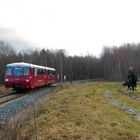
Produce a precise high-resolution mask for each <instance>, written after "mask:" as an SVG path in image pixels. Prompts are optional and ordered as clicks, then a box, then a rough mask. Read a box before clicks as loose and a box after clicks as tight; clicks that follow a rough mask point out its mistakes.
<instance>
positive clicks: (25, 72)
mask: <svg viewBox="0 0 140 140" xmlns="http://www.w3.org/2000/svg"><path fill="white" fill-rule="evenodd" d="M23 75H25V76H27V75H29V68H26V67H25V68H24V74H23Z"/></svg>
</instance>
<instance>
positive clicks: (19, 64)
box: [6, 62, 55, 71]
mask: <svg viewBox="0 0 140 140" xmlns="http://www.w3.org/2000/svg"><path fill="white" fill-rule="evenodd" d="M6 66H7V67H16V66H20V67H31V68H38V69H46V70H52V71H55V69H54V68H50V67H45V66H39V65H34V64H30V63H24V62H18V63H11V64H7V65H6Z"/></svg>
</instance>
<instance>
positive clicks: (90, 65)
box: [0, 41, 140, 84]
mask: <svg viewBox="0 0 140 140" xmlns="http://www.w3.org/2000/svg"><path fill="white" fill-rule="evenodd" d="M14 62H27V63H32V64H37V65H42V66H48V67H52V68H55V69H56V71H57V73H58V74H60V73H61V68H63V75H66V77H67V80H82V79H104V80H111V81H118V80H119V81H120V80H125V79H126V77H127V72H128V68H129V67H130V66H131V67H134V69H135V72H136V74H137V75H138V76H139V74H140V44H134V43H133V44H129V43H127V44H123V45H121V46H119V47H117V46H113V47H109V46H105V47H104V49H103V52H102V54H101V56H100V58H97V57H95V56H92V55H86V56H68V55H67V53H66V51H59V50H49V49H42V50H32V49H30V50H24V51H20V52H16V50H15V49H14V48H13V47H12V46H11V45H9V44H8V43H6V42H4V41H0V84H2V83H3V82H4V75H5V66H6V64H8V63H14ZM61 66H62V67H61Z"/></svg>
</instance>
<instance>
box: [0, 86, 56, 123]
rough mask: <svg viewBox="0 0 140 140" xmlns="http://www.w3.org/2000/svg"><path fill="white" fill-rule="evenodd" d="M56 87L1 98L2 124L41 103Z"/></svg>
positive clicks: (0, 115) (0, 113) (0, 120)
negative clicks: (31, 106)
mask: <svg viewBox="0 0 140 140" xmlns="http://www.w3.org/2000/svg"><path fill="white" fill-rule="evenodd" d="M55 87H56V86H52V87H41V88H39V89H36V90H33V91H30V92H26V93H24V94H19V95H18V94H13V95H9V96H6V97H7V99H6V97H3V98H0V123H1V122H5V121H7V120H9V119H10V118H11V117H14V116H15V115H16V114H17V113H18V112H20V111H22V110H23V109H25V108H27V107H29V106H30V105H32V104H35V103H37V102H38V101H41V99H42V98H44V97H45V96H46V95H48V94H50V93H51V91H52V90H53V89H54V88H55ZM8 98H9V99H8Z"/></svg>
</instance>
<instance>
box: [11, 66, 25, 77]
mask: <svg viewBox="0 0 140 140" xmlns="http://www.w3.org/2000/svg"><path fill="white" fill-rule="evenodd" d="M13 74H14V75H17V76H21V75H23V72H22V68H21V67H15V68H14V69H13Z"/></svg>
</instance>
